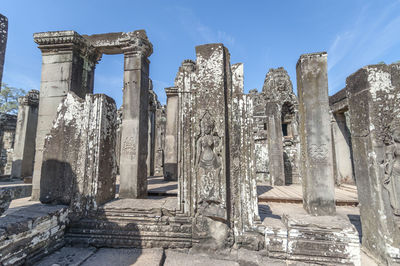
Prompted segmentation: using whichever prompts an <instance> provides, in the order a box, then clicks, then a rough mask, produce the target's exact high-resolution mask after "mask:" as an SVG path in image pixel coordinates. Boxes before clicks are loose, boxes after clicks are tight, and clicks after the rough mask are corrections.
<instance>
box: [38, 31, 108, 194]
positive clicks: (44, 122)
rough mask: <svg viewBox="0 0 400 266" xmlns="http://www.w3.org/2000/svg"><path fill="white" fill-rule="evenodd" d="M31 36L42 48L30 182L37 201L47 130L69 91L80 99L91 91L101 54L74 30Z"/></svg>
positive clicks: (48, 130)
mask: <svg viewBox="0 0 400 266" xmlns="http://www.w3.org/2000/svg"><path fill="white" fill-rule="evenodd" d="M33 38H34V41H35V42H36V43H37V44H38V45H39V49H40V50H41V51H42V79H41V83H40V99H39V114H38V125H37V130H36V148H35V149H36V151H35V164H34V170H33V181H32V200H38V199H39V195H40V179H41V172H42V170H41V169H42V163H43V145H44V139H45V136H46V134H48V133H49V132H50V129H51V127H52V123H53V120H54V119H55V116H56V113H57V107H58V105H59V104H60V102H61V100H62V99H63V98H64V97H65V96H66V95H67V93H68V92H69V91H73V92H74V93H75V94H76V95H78V96H79V97H82V98H83V97H85V95H86V93H92V92H93V82H94V69H95V65H96V63H97V61H98V60H99V59H100V57H101V54H99V53H98V51H97V50H96V49H95V48H93V47H92V46H91V45H90V44H88V42H87V41H86V40H85V39H84V38H83V37H82V36H81V35H79V34H78V33H77V32H75V31H54V32H42V33H35V34H34V35H33Z"/></svg>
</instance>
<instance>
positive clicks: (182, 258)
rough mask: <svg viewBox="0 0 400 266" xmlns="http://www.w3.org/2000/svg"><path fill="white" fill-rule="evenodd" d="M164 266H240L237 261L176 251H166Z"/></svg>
mask: <svg viewBox="0 0 400 266" xmlns="http://www.w3.org/2000/svg"><path fill="white" fill-rule="evenodd" d="M165 255H166V259H165V263H164V266H206V265H207V266H208V265H218V266H239V265H240V264H239V263H237V262H235V261H229V260H219V259H213V258H210V257H208V256H205V255H192V254H186V253H181V252H176V251H171V250H167V251H165Z"/></svg>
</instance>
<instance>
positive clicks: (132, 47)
mask: <svg viewBox="0 0 400 266" xmlns="http://www.w3.org/2000/svg"><path fill="white" fill-rule="evenodd" d="M120 44H121V47H122V51H123V53H124V54H130V53H133V54H141V55H143V56H145V57H146V58H147V57H149V56H150V55H151V54H152V53H153V45H152V44H151V42H150V41H149V39H148V38H147V35H146V31H144V30H136V31H134V32H127V33H123V35H122V37H121V39H120Z"/></svg>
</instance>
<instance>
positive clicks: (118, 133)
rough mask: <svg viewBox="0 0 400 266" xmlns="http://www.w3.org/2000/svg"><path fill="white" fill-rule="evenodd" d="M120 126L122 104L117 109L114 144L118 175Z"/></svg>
mask: <svg viewBox="0 0 400 266" xmlns="http://www.w3.org/2000/svg"><path fill="white" fill-rule="evenodd" d="M121 127H122V106H121V107H120V108H119V109H118V111H117V141H116V144H115V145H116V146H115V147H116V148H115V157H116V158H117V166H118V171H117V174H118V175H119V174H120V172H119V168H120V156H121Z"/></svg>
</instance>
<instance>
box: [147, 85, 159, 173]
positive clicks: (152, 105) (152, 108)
mask: <svg viewBox="0 0 400 266" xmlns="http://www.w3.org/2000/svg"><path fill="white" fill-rule="evenodd" d="M157 102H158V100H157V94H155V92H154V91H153V83H152V82H151V80H150V90H149V128H148V131H149V137H148V140H147V143H148V148H147V149H148V154H147V176H153V175H154V157H155V126H156V125H155V123H156V106H157Z"/></svg>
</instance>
